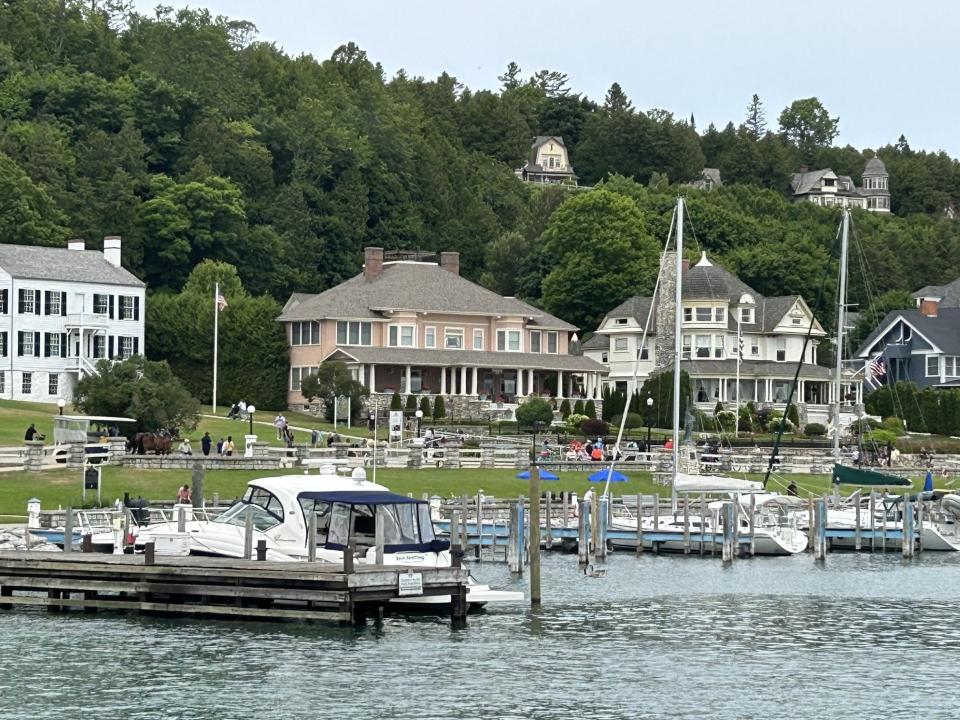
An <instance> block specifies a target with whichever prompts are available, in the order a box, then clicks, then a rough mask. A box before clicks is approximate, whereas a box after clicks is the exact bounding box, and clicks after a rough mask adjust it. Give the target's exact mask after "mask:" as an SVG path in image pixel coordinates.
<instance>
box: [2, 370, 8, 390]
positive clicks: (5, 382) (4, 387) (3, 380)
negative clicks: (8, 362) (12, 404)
mask: <svg viewBox="0 0 960 720" xmlns="http://www.w3.org/2000/svg"><path fill="white" fill-rule="evenodd" d="M6 391H7V375H6V373H5V372H3V371H2V370H0V394H2V393H5V392H6Z"/></svg>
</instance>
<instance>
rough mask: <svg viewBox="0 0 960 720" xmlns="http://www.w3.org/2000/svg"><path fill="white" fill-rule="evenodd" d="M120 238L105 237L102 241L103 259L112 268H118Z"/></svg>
mask: <svg viewBox="0 0 960 720" xmlns="http://www.w3.org/2000/svg"><path fill="white" fill-rule="evenodd" d="M120 243H121V240H120V236H119V235H107V236H106V237H105V238H104V239H103V258H104V260H106V261H107V262H108V263H110V264H111V265H113V266H114V267H120Z"/></svg>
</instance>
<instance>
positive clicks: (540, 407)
mask: <svg viewBox="0 0 960 720" xmlns="http://www.w3.org/2000/svg"><path fill="white" fill-rule="evenodd" d="M569 411H570V405H569V403H567V414H568V415H569V414H570V412H569ZM516 418H517V424H518V425H519V426H520V427H533V424H534V423H535V422H539V423H543V424H545V425H549V424H550V423H551V422H553V408H552V407H551V406H550V403H549V402H547V401H546V400H544V399H543V398H539V397H532V398H529V399H528V400H526V401H525V402H523V403H521V404H520V405H518V406H517V410H516Z"/></svg>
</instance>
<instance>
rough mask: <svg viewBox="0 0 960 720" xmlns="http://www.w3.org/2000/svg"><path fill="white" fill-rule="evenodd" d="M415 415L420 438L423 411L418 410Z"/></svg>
mask: <svg viewBox="0 0 960 720" xmlns="http://www.w3.org/2000/svg"><path fill="white" fill-rule="evenodd" d="M415 414H416V416H417V437H420V421H422V420H423V410H417V412H416V413H415Z"/></svg>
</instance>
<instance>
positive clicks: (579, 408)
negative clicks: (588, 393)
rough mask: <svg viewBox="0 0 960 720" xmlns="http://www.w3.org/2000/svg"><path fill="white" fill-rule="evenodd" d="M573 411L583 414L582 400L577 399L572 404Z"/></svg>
mask: <svg viewBox="0 0 960 720" xmlns="http://www.w3.org/2000/svg"><path fill="white" fill-rule="evenodd" d="M573 412H575V413H576V414H577V415H583V400H577V401H576V402H575V403H574V404H573Z"/></svg>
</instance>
